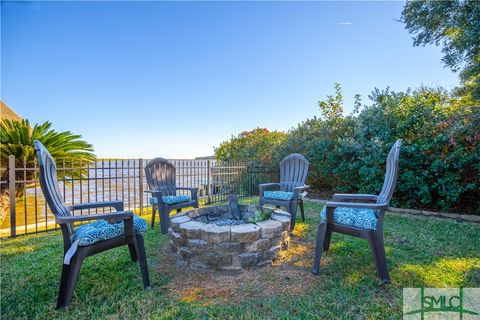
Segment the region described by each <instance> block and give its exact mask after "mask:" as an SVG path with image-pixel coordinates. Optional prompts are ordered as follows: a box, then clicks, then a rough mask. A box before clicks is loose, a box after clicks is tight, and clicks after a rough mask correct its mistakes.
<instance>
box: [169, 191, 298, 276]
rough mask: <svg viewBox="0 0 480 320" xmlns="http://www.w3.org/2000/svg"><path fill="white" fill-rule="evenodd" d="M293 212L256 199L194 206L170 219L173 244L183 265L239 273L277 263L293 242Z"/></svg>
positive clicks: (174, 250) (205, 269)
mask: <svg viewBox="0 0 480 320" xmlns="http://www.w3.org/2000/svg"><path fill="white" fill-rule="evenodd" d="M289 228H290V214H289V213H288V212H285V211H282V210H278V209H271V208H262V207H259V206H255V205H239V204H238V202H237V201H236V198H234V197H231V198H230V201H229V204H228V205H222V206H212V207H206V208H200V209H195V210H191V211H188V212H185V213H182V214H180V215H175V216H174V217H172V218H171V219H170V229H169V236H170V246H171V248H172V251H173V253H174V256H175V260H176V264H177V266H178V267H180V268H190V269H193V270H197V271H217V272H221V273H223V274H239V273H241V272H243V271H245V270H248V269H251V268H257V267H262V266H267V265H271V264H272V261H274V260H275V259H277V257H278V256H279V254H280V251H281V250H286V249H287V248H288V245H289V242H290V236H289V232H288V231H289Z"/></svg>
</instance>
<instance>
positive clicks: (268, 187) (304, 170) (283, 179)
mask: <svg viewBox="0 0 480 320" xmlns="http://www.w3.org/2000/svg"><path fill="white" fill-rule="evenodd" d="M308 165H309V163H308V161H307V159H305V157H304V156H302V155H301V154H298V153H292V154H290V155H288V156H287V157H285V158H284V159H283V160H282V161H281V162H280V182H279V183H263V184H260V185H259V186H258V187H259V189H260V203H259V204H260V206H263V205H265V204H271V205H274V206H280V207H285V208H286V209H287V211H288V212H289V213H290V216H291V223H290V231H293V230H294V228H295V219H296V215H297V206H300V211H301V214H302V221H305V212H304V209H303V197H304V195H305V194H306V190H307V189H309V188H310V186H308V185H306V184H305V180H306V179H307V174H308ZM272 189H275V190H274V191H272Z"/></svg>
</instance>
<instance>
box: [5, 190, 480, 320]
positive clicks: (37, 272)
mask: <svg viewBox="0 0 480 320" xmlns="http://www.w3.org/2000/svg"><path fill="white" fill-rule="evenodd" d="M247 201H250V202H252V201H256V199H250V200H247ZM305 207H306V216H307V221H306V222H305V223H302V222H301V221H300V220H298V222H297V227H296V232H295V236H294V237H293V238H292V240H291V246H290V248H289V250H288V251H287V252H285V253H284V254H283V255H282V257H281V258H280V259H279V260H278V261H276V263H275V264H274V266H273V267H271V268H268V267H267V268H263V269H258V270H256V271H249V272H247V273H245V274H242V275H239V276H219V277H215V276H213V275H212V274H195V273H187V272H184V271H179V270H177V269H176V268H175V265H174V262H173V260H172V257H171V255H170V253H169V248H168V239H167V237H166V236H164V235H161V234H160V232H159V228H158V227H159V226H158V225H157V226H156V228H155V229H154V230H152V229H149V230H148V231H147V233H146V235H145V239H146V250H147V255H148V262H149V270H150V277H151V279H152V286H153V289H152V290H151V291H144V290H143V289H142V281H141V276H140V271H139V268H138V265H137V264H134V263H133V262H131V261H130V257H129V254H128V249H127V247H123V248H117V249H114V250H110V251H107V252H104V253H101V254H98V255H95V256H93V257H89V258H87V259H86V260H85V262H84V264H83V267H82V270H81V273H80V277H79V281H78V283H77V287H76V289H75V294H74V297H73V301H72V304H71V305H70V307H69V308H68V309H67V310H65V311H63V312H59V311H55V310H54V308H55V304H56V298H57V291H58V282H59V279H60V270H61V264H62V252H63V244H62V239H61V234H60V233H59V232H49V233H44V234H39V235H31V236H22V237H18V238H16V239H10V240H4V241H2V242H1V250H0V252H1V292H0V298H1V318H2V319H210V318H219V319H295V318H297V319H312V318H322V319H323V318H330V319H332V318H334V319H337V318H344V319H349V318H351V319H375V318H382V319H398V318H401V316H402V288H404V287H420V286H425V287H459V286H462V287H479V286H480V236H479V235H480V225H479V224H473V223H465V222H456V221H452V220H446V219H436V218H425V217H417V216H399V215H394V214H387V216H386V218H385V242H386V243H385V245H386V251H387V258H388V263H389V271H390V276H391V278H392V283H391V284H389V285H383V284H381V283H380V281H379V280H378V279H377V275H376V271H375V267H374V263H373V261H372V258H371V253H370V250H369V247H368V244H367V242H366V241H364V240H361V239H357V238H353V237H348V236H344V235H339V234H334V235H333V237H332V244H331V249H330V251H329V252H328V253H327V254H325V255H324V257H323V259H322V268H321V275H320V276H314V275H312V274H311V267H312V263H313V253H314V239H315V233H316V226H317V223H318V222H319V218H318V213H319V212H320V210H321V205H318V204H314V203H307V204H306V206H305ZM147 218H148V216H147Z"/></svg>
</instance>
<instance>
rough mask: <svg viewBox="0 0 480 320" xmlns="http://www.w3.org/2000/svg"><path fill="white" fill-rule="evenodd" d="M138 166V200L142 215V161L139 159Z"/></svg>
mask: <svg viewBox="0 0 480 320" xmlns="http://www.w3.org/2000/svg"><path fill="white" fill-rule="evenodd" d="M139 161H140V164H139V166H138V168H139V170H140V182H139V188H138V189H139V193H140V194H139V199H140V215H142V214H143V159H139Z"/></svg>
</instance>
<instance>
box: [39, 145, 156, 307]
mask: <svg viewBox="0 0 480 320" xmlns="http://www.w3.org/2000/svg"><path fill="white" fill-rule="evenodd" d="M34 146H35V150H36V154H37V157H38V162H39V165H40V186H41V188H42V191H43V194H44V196H45V200H46V201H47V203H48V206H49V207H50V210H52V212H53V214H54V215H55V222H56V223H57V224H59V225H60V228H61V230H62V235H63V246H64V250H63V252H64V259H63V267H62V276H61V279H60V290H59V292H58V300H57V309H63V308H65V307H67V306H68V305H69V304H70V302H71V300H72V295H73V291H74V289H75V285H76V282H77V278H78V274H79V272H80V267H81V265H82V262H83V259H84V258H85V257H87V256H91V255H94V254H96V253H99V252H102V251H105V250H108V249H112V248H115V247H119V246H123V245H127V246H128V249H129V251H130V257H131V259H132V261H134V262H136V261H137V260H138V261H139V262H140V271H141V273H142V278H143V286H144V288H145V289H149V288H150V279H149V275H148V268H147V257H146V255H145V247H144V241H143V236H142V234H141V233H140V232H138V231H137V225H140V227H142V224H144V228H143V229H146V222H145V220H143V219H141V218H139V217H136V216H135V215H133V213H132V212H131V211H123V202H121V201H109V202H97V203H83V204H77V205H73V206H67V205H65V203H64V201H63V197H62V194H61V193H60V189H59V186H58V180H57V170H56V165H55V161H54V160H53V158H52V156H51V155H50V153H49V152H48V150H47V149H46V148H45V146H44V145H43V144H42V143H41V142H39V141H35V142H34ZM102 207H112V208H114V209H116V210H117V211H116V212H112V213H101V214H86V215H80V216H74V215H72V213H73V211H75V210H82V209H94V208H102ZM134 217H135V220H134ZM103 219H105V220H103ZM139 219H140V220H139ZM90 220H97V221H95V222H93V223H88V224H84V225H81V226H79V227H77V228H76V229H74V223H75V222H80V221H90ZM110 222H112V223H110ZM90 243H91V244H90Z"/></svg>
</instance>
